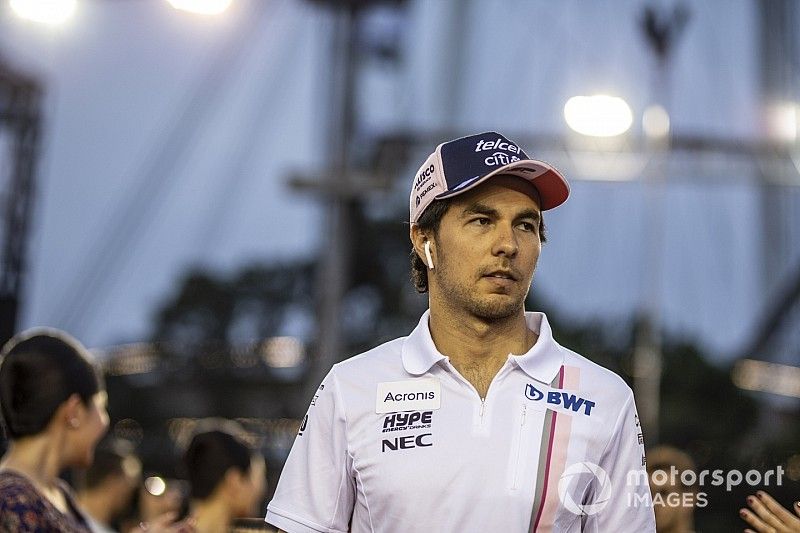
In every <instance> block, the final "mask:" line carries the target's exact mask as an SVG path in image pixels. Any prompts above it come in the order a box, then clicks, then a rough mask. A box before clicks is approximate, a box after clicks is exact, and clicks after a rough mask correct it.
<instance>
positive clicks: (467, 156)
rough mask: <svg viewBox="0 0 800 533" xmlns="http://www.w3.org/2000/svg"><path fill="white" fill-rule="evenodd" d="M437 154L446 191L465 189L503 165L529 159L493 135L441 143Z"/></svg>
mask: <svg viewBox="0 0 800 533" xmlns="http://www.w3.org/2000/svg"><path fill="white" fill-rule="evenodd" d="M440 153H441V157H442V167H443V169H444V176H445V179H446V180H447V189H448V191H455V190H458V189H461V188H463V187H465V186H468V185H469V183H472V182H474V180H475V179H477V178H480V177H481V176H485V175H486V174H488V173H490V172H492V171H493V170H495V169H497V168H499V167H501V166H503V165H507V164H509V163H513V162H514V161H519V160H521V159H529V157H528V155H527V154H526V153H525V152H524V151H523V150H522V149H521V148H520V147H518V146H517V145H516V144H514V143H512V142H511V141H509V140H508V139H506V138H505V137H503V136H502V135H500V134H499V133H496V132H493V131H492V132H487V133H481V134H478V135H471V136H469V137H463V138H461V139H456V140H454V141H450V142H448V143H445V144H443V145H442V147H441V152H440Z"/></svg>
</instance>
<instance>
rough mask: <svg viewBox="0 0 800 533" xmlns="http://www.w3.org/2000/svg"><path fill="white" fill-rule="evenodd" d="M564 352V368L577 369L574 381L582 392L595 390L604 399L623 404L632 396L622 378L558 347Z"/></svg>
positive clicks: (572, 352)
mask: <svg viewBox="0 0 800 533" xmlns="http://www.w3.org/2000/svg"><path fill="white" fill-rule="evenodd" d="M559 348H560V349H561V350H563V352H564V366H565V367H566V368H567V373H569V371H570V370H569V369H577V375H576V376H575V377H576V379H577V380H578V381H579V383H580V388H581V389H582V390H587V389H588V390H596V391H598V392H600V393H602V394H603V395H604V396H605V397H606V398H609V399H614V400H617V401H619V402H622V403H624V402H625V401H627V400H628V398H630V397H632V396H633V391H632V390H631V388H630V386H629V385H628V384H627V383H626V382H625V380H624V379H622V377H621V376H620V375H619V374H617V373H616V372H614V371H613V370H610V369H608V368H606V367H604V366H602V365H599V364H597V363H595V362H594V361H592V360H590V359H588V358H587V357H584V356H583V355H581V354H579V353H577V352H574V351H572V350H570V349H569V348H565V347H563V346H560V345H559Z"/></svg>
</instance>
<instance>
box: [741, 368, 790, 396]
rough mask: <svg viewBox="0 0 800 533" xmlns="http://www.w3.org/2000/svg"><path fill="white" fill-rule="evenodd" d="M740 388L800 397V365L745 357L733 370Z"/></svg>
mask: <svg viewBox="0 0 800 533" xmlns="http://www.w3.org/2000/svg"><path fill="white" fill-rule="evenodd" d="M731 378H732V379H733V383H734V385H736V386H737V387H739V388H740V389H745V390H752V391H762V392H771V393H773V394H782V395H784V396H792V397H794V398H800V367H796V366H789V365H780V364H776V363H767V362H766V361H756V360H754V359H743V360H741V361H739V362H738V363H736V365H735V366H734V367H733V370H732V371H731Z"/></svg>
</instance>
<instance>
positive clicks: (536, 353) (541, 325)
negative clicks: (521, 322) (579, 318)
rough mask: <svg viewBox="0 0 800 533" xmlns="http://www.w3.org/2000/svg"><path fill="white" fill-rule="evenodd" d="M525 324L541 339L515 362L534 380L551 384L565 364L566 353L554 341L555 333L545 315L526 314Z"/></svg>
mask: <svg viewBox="0 0 800 533" xmlns="http://www.w3.org/2000/svg"><path fill="white" fill-rule="evenodd" d="M525 322H526V323H527V324H528V329H530V330H531V331H533V332H534V333H537V334H538V335H539V338H538V339H536V343H535V344H534V345H533V346H532V347H531V349H530V350H528V351H527V352H526V353H524V354H522V355H518V356H516V357H514V358H513V361H514V362H516V363H517V365H518V366H519V367H520V368H521V369H522V370H523V371H525V373H526V374H528V375H529V376H530V377H532V378H533V379H535V380H537V381H540V382H542V383H547V384H550V383H551V382H552V381H553V380H554V379H555V377H556V376H557V375H558V372H559V371H560V370H561V366H562V365H563V364H564V352H563V350H562V348H561V346H559V344H558V343H557V342H556V341H555V340H554V339H553V331H552V330H551V329H550V323H549V322H548V321H547V316H546V315H545V314H544V313H538V312H536V313H532V312H528V313H525Z"/></svg>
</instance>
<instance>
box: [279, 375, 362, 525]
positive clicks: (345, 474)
mask: <svg viewBox="0 0 800 533" xmlns="http://www.w3.org/2000/svg"><path fill="white" fill-rule="evenodd" d="M334 372H335V368H334V369H332V370H331V371H330V372H329V373H328V375H327V376H326V377H325V379H324V380H323V382H322V384H321V385H320V386H319V389H317V391H316V392H315V393H314V397H313V398H312V400H311V405H310V406H309V408H308V412H307V413H306V415H305V417H303V421H302V422H301V424H300V430H299V431H298V433H297V437H295V441H294V444H293V445H292V449H291V451H290V452H289V457H288V458H287V459H286V464H285V465H284V467H283V471H282V472H281V477H280V480H279V481H278V486H277V488H276V490H275V496H274V497H273V498H272V501H270V502H269V505H268V506H267V515H266V517H265V520H266V521H267V522H268V523H270V524H272V525H273V526H276V527H278V528H280V529H282V530H284V531H286V532H288V533H314V532H324V533H337V532H342V533H344V532H346V531H348V528H349V523H350V518H351V515H352V513H353V505H354V503H355V481H354V478H353V475H352V457H351V456H350V454H349V453H348V448H347V436H346V428H347V418H346V415H345V409H344V405H343V403H342V401H341V395H340V393H339V389H338V386H337V382H336V376H335V373H334Z"/></svg>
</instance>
